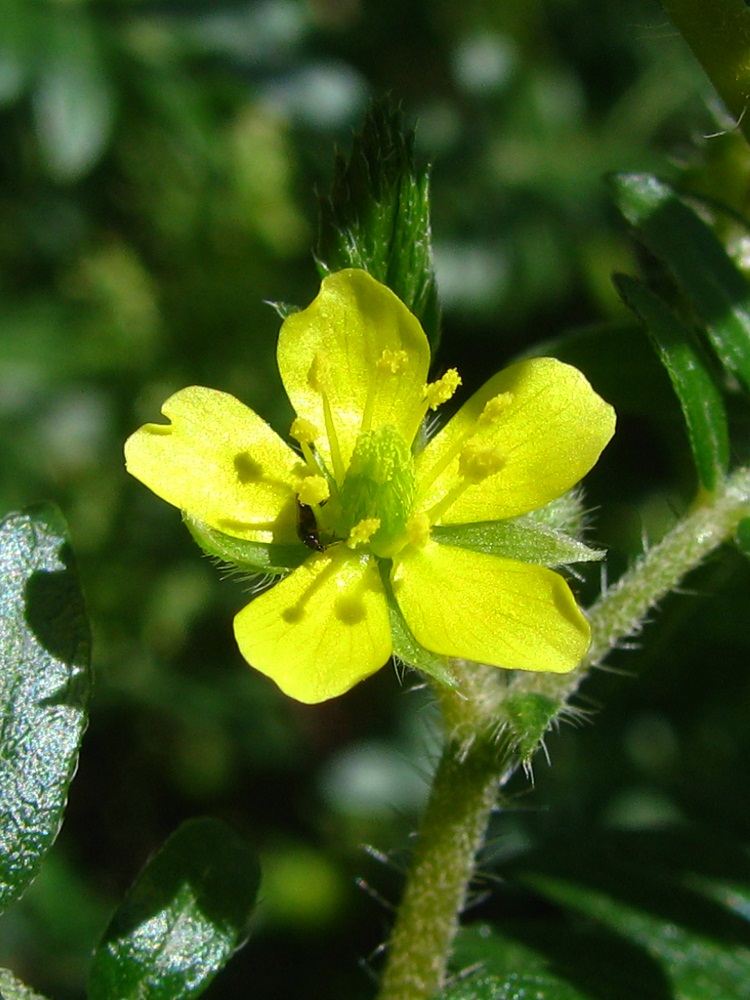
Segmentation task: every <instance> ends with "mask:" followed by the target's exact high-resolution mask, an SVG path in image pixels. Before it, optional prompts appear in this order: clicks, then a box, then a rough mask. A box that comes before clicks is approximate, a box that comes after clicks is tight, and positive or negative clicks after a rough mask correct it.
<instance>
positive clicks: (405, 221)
mask: <svg viewBox="0 0 750 1000" xmlns="http://www.w3.org/2000/svg"><path fill="white" fill-rule="evenodd" d="M317 257H318V261H319V263H320V267H321V271H322V273H324V274H326V273H329V272H331V271H338V270H341V269H343V268H346V267H361V268H363V269H364V270H365V271H369V272H370V274H372V275H373V277H375V278H377V280H378V281H380V282H382V283H383V284H384V285H387V286H388V287H389V288H390V289H391V290H392V291H393V292H395V293H396V295H398V297H399V298H400V299H401V301H402V302H404V303H405V304H406V306H407V307H408V308H409V309H410V310H411V311H412V312H413V313H414V315H415V316H416V317H417V319H418V320H419V321H420V323H421V324H422V327H423V328H424V331H425V333H426V334H427V338H428V340H429V341H430V344H431V346H432V348H433V351H434V349H435V348H436V346H437V343H438V340H439V338H440V306H439V303H438V296H437V286H436V284H435V271H434V266H433V260H432V234H431V228H430V196H429V175H428V172H427V171H419V170H417V168H416V166H415V162H414V131H413V129H407V128H406V127H405V125H404V120H403V114H402V112H401V109H400V108H398V107H396V106H394V105H393V104H392V103H391V102H390V101H389V100H387V99H386V100H382V101H374V102H373V103H372V105H371V106H370V109H369V110H368V112H367V115H366V117H365V121H364V124H363V127H362V131H361V132H360V133H358V134H357V135H356V136H355V137H354V141H353V144H352V150H351V153H350V155H349V157H348V158H344V157H343V156H341V155H339V156H338V157H337V159H336V163H335V165H334V178H333V184H332V188H331V194H330V197H329V198H326V199H324V200H323V201H322V202H321V218H320V236H319V240H318V248H317Z"/></svg>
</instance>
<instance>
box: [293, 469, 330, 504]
mask: <svg viewBox="0 0 750 1000" xmlns="http://www.w3.org/2000/svg"><path fill="white" fill-rule="evenodd" d="M330 495H331V490H330V488H329V486H328V480H326V479H325V478H324V477H323V476H305V478H304V479H303V480H302V482H301V483H300V485H299V489H298V490H297V499H298V500H299V502H300V503H304V504H307V506H308V507H316V506H317V505H318V504H321V503H323V502H324V501H326V500H327V499H328V498H329V497H330Z"/></svg>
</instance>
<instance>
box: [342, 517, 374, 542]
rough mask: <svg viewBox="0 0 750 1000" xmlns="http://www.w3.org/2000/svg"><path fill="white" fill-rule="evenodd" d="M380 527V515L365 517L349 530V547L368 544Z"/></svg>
mask: <svg viewBox="0 0 750 1000" xmlns="http://www.w3.org/2000/svg"><path fill="white" fill-rule="evenodd" d="M379 527H380V518H379V517H366V518H364V520H362V521H360V522H359V523H358V524H355V525H354V527H353V528H352V530H351V531H350V532H349V537H348V538H347V540H346V545H347V547H348V548H350V549H356V548H359V546H360V545H367V543H368V542H369V541H370V539H371V538H372V536H373V535H374V534H375V532H376V531H377V530H378V528H379Z"/></svg>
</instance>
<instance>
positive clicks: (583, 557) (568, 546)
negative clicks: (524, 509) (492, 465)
mask: <svg viewBox="0 0 750 1000" xmlns="http://www.w3.org/2000/svg"><path fill="white" fill-rule="evenodd" d="M432 536H433V538H434V539H435V541H437V542H442V543H443V544H445V545H455V546H458V547H459V548H462V549H470V550H471V551H473V552H484V553H486V554H487V555H492V556H503V558H505V559H517V560H518V561H519V562H524V563H532V564H536V565H538V566H565V565H567V564H568V563H576V562H595V561H597V560H599V559H603V558H604V555H605V553H604V550H603V549H592V548H590V547H589V546H588V545H585V544H584V543H583V542H580V541H578V539H576V538H571V537H570V535H566V534H565V532H564V531H560V530H559V529H558V528H552V527H550V526H549V525H546V524H540V523H538V522H536V521H535V520H534V519H532V518H531V517H517V518H514V519H512V520H509V521H484V522H480V523H477V524H447V525H443V526H437V527H435V528H433V529H432Z"/></svg>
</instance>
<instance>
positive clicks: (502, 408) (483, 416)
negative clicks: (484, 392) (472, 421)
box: [477, 392, 513, 424]
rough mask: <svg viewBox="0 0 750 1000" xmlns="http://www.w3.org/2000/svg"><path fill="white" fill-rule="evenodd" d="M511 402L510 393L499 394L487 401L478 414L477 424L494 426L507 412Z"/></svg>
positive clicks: (511, 396) (511, 394) (511, 395)
mask: <svg viewBox="0 0 750 1000" xmlns="http://www.w3.org/2000/svg"><path fill="white" fill-rule="evenodd" d="M512 402H513V393H512V392H499V393H498V394H497V396H493V397H492V399H488V400H487V402H486V403H485V404H484V409H483V410H482V412H481V413H480V414H479V418H478V420H477V423H479V424H495V423H497V422H498V421H499V420H500V419H502V417H504V416H505V414H506V413H507V412H508V410H509V408H510V405H511V403H512Z"/></svg>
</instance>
